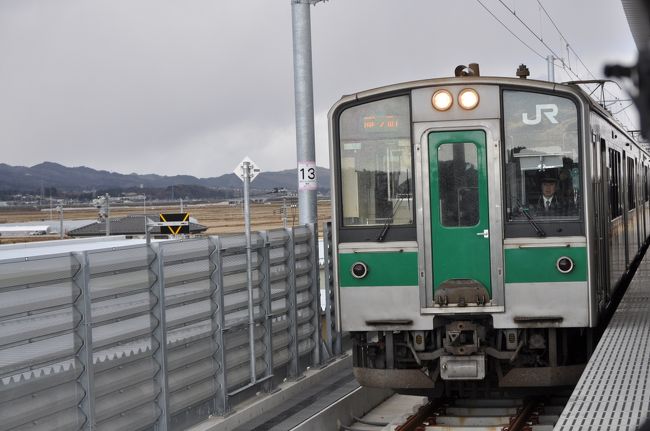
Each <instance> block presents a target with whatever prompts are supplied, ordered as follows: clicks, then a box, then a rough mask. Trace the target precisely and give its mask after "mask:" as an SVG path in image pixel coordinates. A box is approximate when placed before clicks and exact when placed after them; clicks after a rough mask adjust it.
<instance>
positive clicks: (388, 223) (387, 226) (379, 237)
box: [376, 197, 404, 242]
mask: <svg viewBox="0 0 650 431" xmlns="http://www.w3.org/2000/svg"><path fill="white" fill-rule="evenodd" d="M403 200H404V197H400V198H399V199H398V200H397V202H395V209H393V213H392V214H391V215H390V217H389V218H387V219H386V221H385V222H384V226H383V227H382V229H381V232H379V235H377V239H376V241H377V242H382V241H383V240H384V239H385V238H386V234H387V233H388V229H390V227H391V226H392V225H393V218H394V217H395V214H397V210H398V209H399V206H400V204H401V203H402V201H403Z"/></svg>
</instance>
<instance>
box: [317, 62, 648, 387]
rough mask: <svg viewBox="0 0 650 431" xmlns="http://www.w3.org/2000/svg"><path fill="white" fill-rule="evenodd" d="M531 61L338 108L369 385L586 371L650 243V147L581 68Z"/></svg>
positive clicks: (513, 382) (355, 296) (347, 266)
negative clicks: (561, 69) (570, 73)
mask: <svg viewBox="0 0 650 431" xmlns="http://www.w3.org/2000/svg"><path fill="white" fill-rule="evenodd" d="M528 76H529V72H528V69H527V68H526V67H525V66H524V65H521V66H520V67H519V69H518V70H517V72H516V77H511V78H507V77H482V76H480V74H479V68H478V65H476V64H470V66H469V67H466V66H459V67H457V68H456V71H455V76H454V77H450V78H439V79H430V80H422V81H414V82H408V83H402V84H396V85H390V86H387V87H383V88H378V89H373V90H368V91H364V92H360V93H356V94H353V95H349V96H345V97H343V98H342V99H341V100H340V101H338V102H337V103H336V104H335V105H334V106H333V107H332V109H331V110H330V112H329V127H330V161H331V169H332V208H333V210H332V212H333V215H332V271H333V277H332V278H333V283H334V292H335V303H336V304H337V316H336V318H337V322H338V325H339V328H340V329H341V330H343V331H347V332H349V333H350V334H351V338H352V341H353V348H352V349H353V364H354V373H355V376H356V378H357V380H358V381H359V382H360V383H361V384H362V385H365V386H373V387H388V388H394V389H398V390H402V391H405V392H408V390H411V391H425V392H426V391H428V390H430V389H431V388H436V387H438V388H439V387H457V386H462V385H465V386H467V385H473V386H483V385H485V386H487V385H489V387H501V388H513V387H530V386H538V387H543V386H561V385H570V384H573V383H575V382H577V380H578V378H579V376H580V374H581V372H582V370H583V368H584V366H585V364H586V362H587V360H588V358H589V355H590V353H591V351H592V350H593V349H594V347H595V343H596V341H597V336H598V335H597V334H598V330H597V328H598V325H599V323H600V322H602V321H603V320H604V317H603V316H604V313H607V312H608V311H611V310H610V309H611V304H612V297H613V295H615V294H616V291H617V288H618V286H619V285H621V281H622V280H623V279H624V278H626V277H628V276H629V272H630V268H631V266H633V264H634V263H635V259H636V260H638V259H639V255H640V254H641V252H642V251H643V250H644V246H645V245H647V242H648V236H649V235H650V208H649V202H648V200H649V188H650V184H649V178H648V170H649V168H650V154H649V153H648V149H647V147H643V146H641V145H639V144H637V142H635V140H634V138H633V137H632V136H631V135H630V134H629V133H628V132H626V130H625V129H624V128H623V127H622V126H621V125H620V124H619V123H618V122H617V121H616V120H615V119H614V118H613V117H612V115H611V114H610V113H609V112H608V111H607V110H606V109H604V108H603V107H602V106H601V105H600V104H599V103H597V102H595V101H594V100H592V99H591V98H590V97H589V95H588V94H587V93H586V92H585V91H583V90H582V89H581V88H580V86H579V85H578V83H564V84H559V83H553V82H545V81H538V80H531V79H528ZM601 84H602V83H601ZM631 342H633V341H631ZM454 385H455V386H454Z"/></svg>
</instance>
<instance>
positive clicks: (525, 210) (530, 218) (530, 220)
mask: <svg viewBox="0 0 650 431" xmlns="http://www.w3.org/2000/svg"><path fill="white" fill-rule="evenodd" d="M517 205H519V209H521V212H522V213H524V215H525V216H526V219H528V223H530V225H531V226H532V227H533V228H534V229H535V232H537V235H538V236H540V237H542V238H544V237H545V236H546V232H544V229H542V228H541V226H540V225H538V224H537V223H535V220H534V219H533V216H531V215H530V214H529V213H528V208H525V207H524V206H523V205H522V204H521V201H520V200H519V199H517Z"/></svg>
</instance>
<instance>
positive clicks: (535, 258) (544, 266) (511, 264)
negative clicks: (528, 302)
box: [505, 247, 587, 283]
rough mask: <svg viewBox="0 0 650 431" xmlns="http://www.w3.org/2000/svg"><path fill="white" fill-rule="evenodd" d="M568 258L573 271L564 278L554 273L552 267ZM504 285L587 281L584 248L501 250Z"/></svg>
mask: <svg viewBox="0 0 650 431" xmlns="http://www.w3.org/2000/svg"><path fill="white" fill-rule="evenodd" d="M562 256H567V257H570V258H571V259H572V260H573V262H574V264H575V267H574V269H573V271H571V272H570V273H568V274H562V273H561V272H560V271H558V270H557V268H556V266H555V263H556V262H557V260H558V259H559V258H560V257H562ZM505 279H506V283H543V282H562V281H587V249H586V248H585V247H539V248H533V247H531V248H510V249H506V250H505Z"/></svg>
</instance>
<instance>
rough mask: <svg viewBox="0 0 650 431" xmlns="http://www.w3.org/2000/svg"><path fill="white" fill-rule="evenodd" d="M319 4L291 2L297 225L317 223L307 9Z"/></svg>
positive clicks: (315, 0)
mask: <svg viewBox="0 0 650 431" xmlns="http://www.w3.org/2000/svg"><path fill="white" fill-rule="evenodd" d="M319 1H322V0H291V18H292V27H293V84H294V94H295V105H296V108H295V110H296V149H297V155H298V206H299V210H300V223H301V224H304V223H314V222H316V220H317V218H318V217H317V207H316V190H317V189H318V181H317V178H316V144H315V142H314V90H313V79H312V62H311V17H310V11H309V7H310V6H311V5H313V4H316V3H318V2H319Z"/></svg>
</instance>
